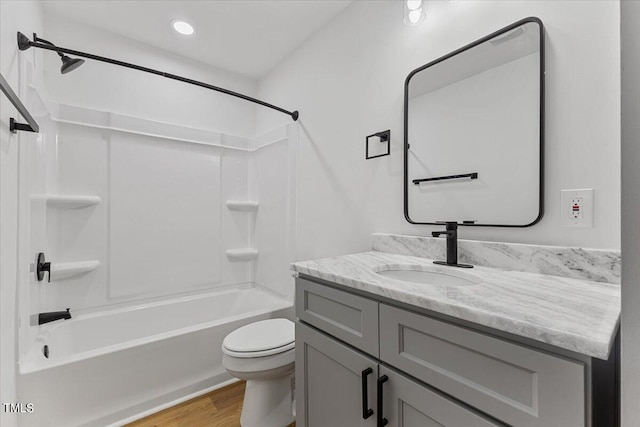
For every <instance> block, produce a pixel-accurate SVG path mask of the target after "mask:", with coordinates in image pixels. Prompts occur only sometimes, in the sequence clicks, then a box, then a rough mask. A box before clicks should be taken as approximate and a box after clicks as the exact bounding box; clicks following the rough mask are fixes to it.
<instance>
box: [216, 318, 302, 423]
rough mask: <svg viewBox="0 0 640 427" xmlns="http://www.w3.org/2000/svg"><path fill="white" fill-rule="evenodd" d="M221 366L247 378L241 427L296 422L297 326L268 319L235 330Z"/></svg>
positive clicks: (225, 345) (226, 343) (224, 345)
mask: <svg viewBox="0 0 640 427" xmlns="http://www.w3.org/2000/svg"><path fill="white" fill-rule="evenodd" d="M222 352H223V356H222V365H223V366H224V367H225V368H226V370H227V371H228V372H229V373H230V374H231V375H233V376H234V377H236V378H240V379H242V380H246V381H247V384H246V389H245V392H244V403H243V406H242V414H241V416H240V425H241V426H242V427H286V426H288V425H289V424H291V423H292V422H293V421H294V414H293V398H294V397H293V388H294V376H293V374H294V361H295V328H294V323H293V322H292V321H290V320H288V319H269V320H262V321H260V322H255V323H251V324H249V325H246V326H243V327H241V328H238V329H236V330H235V331H233V332H231V333H230V334H229V335H227V336H226V338H225V339H224V341H223V343H222Z"/></svg>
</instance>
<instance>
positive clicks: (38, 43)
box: [18, 31, 299, 121]
mask: <svg viewBox="0 0 640 427" xmlns="http://www.w3.org/2000/svg"><path fill="white" fill-rule="evenodd" d="M33 40H34V41H31V40H29V38H28V37H27V36H25V35H24V34H22V33H21V32H19V31H18V48H19V49H20V50H27V49H29V48H30V47H37V48H40V49H45V50H51V51H54V52H57V53H58V54H59V55H61V56H62V54H65V53H68V54H70V55H75V56H81V57H83V58H87V59H93V60H95V61H100V62H106V63H108V64H113V65H119V66H121V67H125V68H131V69H133V70H138V71H144V72H145V73H150V74H155V75H158V76H162V77H166V78H168V79H172V80H178V81H180V82H184V83H189V84H192V85H195V86H200V87H203V88H206V89H211V90H215V91H216V92H221V93H224V94H227V95H231V96H235V97H236V98H241V99H244V100H245V101H249V102H253V103H255V104H259V105H262V106H264V107H268V108H271V109H273V110H276V111H279V112H281V113H284V114H286V115H288V116H291V118H292V119H293V120H294V121H296V120H298V116H299V113H298V111H287V110H285V109H284V108H280V107H277V106H275V105H273V104H269V103H268V102H264V101H261V100H259V99H256V98H252V97H250V96H247V95H243V94H241V93H238V92H234V91H232V90H229V89H224V88H221V87H218V86H214V85H210V84H208V83H204V82H200V81H198V80H192V79H188V78H186V77H182V76H178V75H176V74H171V73H165V72H164V71H158V70H154V69H153V68H147V67H142V66H140V65H135V64H130V63H128V62H123V61H118V60H117V59H111V58H106V57H104V56H98V55H93V54H91V53H86V52H80V51H78V50H73V49H67V48H64V47H58V46H56V45H54V44H53V43H50V42H46V40H45V41H44V42H43V39H39V38H38V37H37V36H36V34H35V33H33ZM45 42H46V43H45ZM49 43H50V44H49ZM63 62H64V61H63Z"/></svg>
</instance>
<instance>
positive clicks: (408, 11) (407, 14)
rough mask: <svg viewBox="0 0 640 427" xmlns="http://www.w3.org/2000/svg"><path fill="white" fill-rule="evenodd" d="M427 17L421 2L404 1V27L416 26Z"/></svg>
mask: <svg viewBox="0 0 640 427" xmlns="http://www.w3.org/2000/svg"><path fill="white" fill-rule="evenodd" d="M426 17H427V15H426V14H425V13H424V10H423V7H422V0H405V1H404V23H405V24H406V25H411V26H414V25H418V24H419V23H421V22H422V21H424V19H425V18H426Z"/></svg>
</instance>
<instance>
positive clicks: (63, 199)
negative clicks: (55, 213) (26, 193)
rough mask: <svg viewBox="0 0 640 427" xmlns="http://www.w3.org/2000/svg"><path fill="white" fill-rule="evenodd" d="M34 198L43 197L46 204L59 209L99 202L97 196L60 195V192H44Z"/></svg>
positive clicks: (82, 206) (74, 207)
mask: <svg viewBox="0 0 640 427" xmlns="http://www.w3.org/2000/svg"><path fill="white" fill-rule="evenodd" d="M34 198H36V199H38V198H41V199H45V200H46V201H47V206H51V207H55V208H59V209H78V208H86V207H89V206H93V205H97V204H98V203H100V202H101V199H100V197H98V196H73V195H60V194H45V195H41V196H34Z"/></svg>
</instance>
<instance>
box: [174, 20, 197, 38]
mask: <svg viewBox="0 0 640 427" xmlns="http://www.w3.org/2000/svg"><path fill="white" fill-rule="evenodd" d="M171 25H172V26H173V29H174V30H176V31H177V32H179V33H180V34H182V35H184V36H190V35H191V34H193V33H194V32H195V30H194V29H193V26H192V25H191V24H189V23H188V22H185V21H181V20H179V19H177V20H175V21H173V22H172V23H171Z"/></svg>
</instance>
